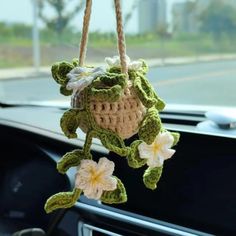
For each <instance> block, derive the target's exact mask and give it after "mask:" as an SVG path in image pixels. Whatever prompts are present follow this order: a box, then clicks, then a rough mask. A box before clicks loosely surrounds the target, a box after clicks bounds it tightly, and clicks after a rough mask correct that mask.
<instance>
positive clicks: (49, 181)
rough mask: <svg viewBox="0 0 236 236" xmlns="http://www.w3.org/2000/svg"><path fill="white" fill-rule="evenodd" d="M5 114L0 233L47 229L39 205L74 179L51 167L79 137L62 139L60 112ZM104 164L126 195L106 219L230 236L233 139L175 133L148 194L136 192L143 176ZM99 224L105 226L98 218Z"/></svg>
mask: <svg viewBox="0 0 236 236" xmlns="http://www.w3.org/2000/svg"><path fill="white" fill-rule="evenodd" d="M7 110H8V111H6V110H3V109H2V110H1V111H0V132H1V136H0V141H1V147H2V148H1V164H0V168H1V170H0V171H1V181H0V184H1V186H0V189H1V193H2V194H1V195H0V200H1V201H0V202H1V205H0V215H1V218H0V226H1V222H3V220H4V222H5V221H6V220H9V219H10V220H16V221H17V222H19V224H21V223H22V221H25V222H26V223H27V224H29V225H37V224H38V225H39V226H41V227H44V228H48V227H49V225H50V223H51V222H52V221H53V217H54V216H55V215H49V216H48V215H46V214H45V213H44V211H43V203H44V201H45V199H46V198H47V197H48V196H50V195H51V194H52V193H56V192H59V191H65V190H67V189H69V188H71V186H73V174H74V173H69V175H68V176H63V175H60V174H58V173H57V171H56V161H57V160H58V159H59V158H60V157H61V156H62V155H63V154H64V153H65V152H67V151H70V150H72V149H74V148H75V145H76V144H77V146H78V145H79V146H80V145H81V144H82V140H83V138H84V135H83V134H82V133H79V138H81V140H74V141H68V140H67V139H66V138H64V136H63V135H62V133H61V131H60V128H59V125H58V124H59V119H60V116H61V114H62V111H61V110H59V109H56V108H55V109H54V108H27V109H23V108H16V109H15V108H10V109H7ZM22 111H24V112H22ZM9 144H10V145H9ZM9 146H10V147H11V148H10V149H9ZM93 150H94V151H95V153H94V154H95V155H97V156H103V155H108V153H107V152H106V150H105V149H103V148H102V147H101V146H100V145H99V142H98V141H96V140H95V144H94V146H93ZM108 157H109V158H111V159H112V160H113V161H115V163H116V169H115V171H116V173H115V174H116V175H118V176H119V177H120V178H121V180H122V181H123V182H124V184H125V186H126V189H127V194H128V202H127V203H126V204H122V205H117V206H112V207H108V209H109V210H110V211H114V212H115V211H116V210H118V211H119V210H125V211H127V212H131V213H137V214H139V215H142V216H145V217H151V218H153V219H156V220H161V221H165V222H169V223H173V224H176V225H179V226H184V227H187V228H190V229H196V230H200V231H203V232H206V233H212V234H217V235H235V234H236V201H235V197H236V187H235V186H236V185H235V183H234V182H235V181H234V180H235V178H236V172H235V167H236V153H235V139H230V138H221V137H214V136H210V135H202V134H193V133H186V132H182V133H181V141H180V144H179V145H178V146H177V152H176V155H175V157H174V158H173V159H171V160H170V161H168V162H166V164H165V167H164V174H163V176H162V178H161V181H160V183H159V185H158V188H157V190H155V191H151V190H147V189H145V188H144V186H143V183H142V174H143V171H144V169H142V168H141V169H139V170H133V169H131V168H129V167H128V166H127V163H126V160H125V159H124V158H121V157H118V156H116V155H114V154H112V153H110V154H109V155H108ZM29 189H30V191H28V190H29ZM82 202H83V201H82ZM91 204H95V205H96V206H97V207H103V206H101V205H100V206H99V205H97V203H94V202H93V203H91ZM35 212H37V214H34V213H35ZM75 212H76V213H75ZM67 214H69V212H67ZM70 214H72V215H73V214H75V215H77V218H78V219H79V218H80V217H82V218H83V219H87V220H90V221H91V218H90V217H88V216H86V215H83V216H79V215H80V211H75V210H73V211H71V213H70ZM81 214H82V213H81ZM32 216H33V217H32ZM73 217H74V216H73ZM77 218H76V219H77ZM92 218H96V217H95V216H93V217H92ZM10 220H9V224H10V222H11V221H10ZM64 221H65V220H64ZM62 222H63V220H62ZM65 222H66V224H69V223H68V221H65ZM71 222H72V221H71ZM103 223H104V224H107V222H102V218H101V219H100V224H103ZM71 224H72V223H71ZM74 224H77V221H76V222H75V223H74ZM61 227H62V226H61ZM74 227H77V226H74ZM62 228H63V227H62ZM71 228H73V227H72V226H71V227H70V230H71ZM0 229H1V227H0ZM64 233H65V232H64ZM58 235H72V234H69V233H68V234H58ZM73 235H76V234H73ZM143 235H144V234H143ZM150 235H151V234H150Z"/></svg>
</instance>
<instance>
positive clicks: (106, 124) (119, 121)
mask: <svg viewBox="0 0 236 236" xmlns="http://www.w3.org/2000/svg"><path fill="white" fill-rule="evenodd" d="M114 4H115V12H116V30H117V42H118V43H117V44H118V52H119V56H120V62H121V72H122V73H124V74H126V79H128V66H127V62H126V46H125V37H124V32H123V26H122V11H121V4H120V0H114ZM91 6H92V0H87V1H86V9H85V12H84V21H83V30H82V37H81V42H80V54H79V66H83V64H84V60H85V57H86V47H87V42H88V29H89V21H90V15H91ZM82 94H83V92H82V93H81V94H80V95H77V96H75V97H74V101H73V102H72V104H73V107H74V108H79V107H81V102H82V100H83V98H82V97H83V96H82ZM87 102H89V104H90V106H89V107H90V109H89V110H90V112H91V114H92V115H93V117H94V120H95V122H96V123H97V125H99V126H100V127H101V128H104V129H109V130H112V131H113V132H115V133H117V134H118V135H119V136H120V137H121V138H123V139H125V138H129V137H131V136H133V135H134V134H135V133H137V131H138V128H139V124H140V123H141V121H142V120H143V118H144V115H145V113H146V109H145V107H144V106H143V104H142V103H141V101H140V99H139V98H138V97H137V95H136V93H135V92H134V89H133V87H132V83H131V81H129V80H128V86H127V87H126V88H125V89H124V94H123V96H122V97H121V98H120V99H119V100H118V101H116V102H113V103H110V102H106V101H99V100H98V99H96V98H93V97H90V99H89V101H87ZM82 103H83V102H82ZM86 126H87V125H86V122H84V123H83V122H81V124H80V128H81V129H82V130H83V131H84V132H87V128H86Z"/></svg>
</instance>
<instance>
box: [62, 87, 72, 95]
mask: <svg viewBox="0 0 236 236" xmlns="http://www.w3.org/2000/svg"><path fill="white" fill-rule="evenodd" d="M60 93H61V94H62V95H64V96H70V95H71V94H72V90H68V89H66V87H65V86H63V85H62V86H61V87H60Z"/></svg>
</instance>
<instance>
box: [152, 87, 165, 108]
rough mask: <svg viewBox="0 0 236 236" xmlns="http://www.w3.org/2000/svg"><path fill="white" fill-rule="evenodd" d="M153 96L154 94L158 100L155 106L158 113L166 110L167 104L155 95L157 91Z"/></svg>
mask: <svg viewBox="0 0 236 236" xmlns="http://www.w3.org/2000/svg"><path fill="white" fill-rule="evenodd" d="M153 94H154V97H155V98H156V104H155V107H156V109H157V110H158V111H162V110H164V108H165V106H166V104H165V102H164V101H163V100H162V99H161V98H159V97H158V95H157V94H156V93H155V91H153Z"/></svg>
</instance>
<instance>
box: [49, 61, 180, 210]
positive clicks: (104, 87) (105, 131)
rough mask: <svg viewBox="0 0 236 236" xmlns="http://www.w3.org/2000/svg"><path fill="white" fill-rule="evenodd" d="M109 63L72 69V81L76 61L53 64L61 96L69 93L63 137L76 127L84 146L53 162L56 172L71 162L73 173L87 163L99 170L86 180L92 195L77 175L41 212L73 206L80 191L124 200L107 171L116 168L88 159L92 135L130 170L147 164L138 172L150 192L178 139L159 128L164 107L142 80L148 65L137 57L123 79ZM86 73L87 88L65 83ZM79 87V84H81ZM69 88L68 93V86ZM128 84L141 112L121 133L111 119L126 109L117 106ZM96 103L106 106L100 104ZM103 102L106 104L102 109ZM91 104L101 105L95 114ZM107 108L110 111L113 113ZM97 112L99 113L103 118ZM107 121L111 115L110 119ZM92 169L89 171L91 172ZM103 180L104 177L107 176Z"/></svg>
mask: <svg viewBox="0 0 236 236" xmlns="http://www.w3.org/2000/svg"><path fill="white" fill-rule="evenodd" d="M110 65H111V66H110V67H108V68H107V69H106V70H104V71H103V72H101V73H98V74H96V75H95V76H93V74H94V72H91V71H94V68H91V67H90V68H89V67H87V68H86V69H88V70H90V72H86V71H85V70H83V71H82V72H81V71H79V72H78V71H77V72H78V73H77V72H76V73H77V74H76V73H75V74H76V76H77V80H73V78H72V79H71V77H70V73H72V74H73V72H75V70H78V68H79V65H78V60H73V61H72V63H69V62H59V63H55V64H54V65H53V66H52V70H51V71H52V77H53V79H54V80H55V81H56V82H57V83H58V84H59V85H60V86H61V87H60V92H61V93H62V94H63V95H65V96H70V95H72V108H71V109H69V110H68V111H66V112H65V113H64V114H63V116H62V118H61V128H62V131H63V132H64V134H65V135H66V136H67V137H68V138H76V137H77V134H76V130H77V129H78V128H81V129H82V130H83V131H84V132H85V133H86V140H85V143H84V146H83V148H82V149H76V150H74V151H71V152H68V153H66V154H65V155H64V156H63V157H62V158H61V159H60V161H59V162H58V164H57V169H58V171H59V172H60V173H62V174H65V173H66V171H67V170H68V169H69V168H71V167H74V166H75V167H78V175H79V173H83V171H87V172H86V173H87V174H88V173H90V172H89V170H86V168H88V166H89V165H91V166H92V167H91V166H90V167H91V168H94V169H93V171H95V170H97V169H96V168H98V170H100V172H99V171H98V172H97V173H98V174H97V175H96V176H92V177H91V178H93V179H90V181H92V182H90V188H95V189H96V188H97V189H96V193H95V195H94V194H92V192H93V191H95V190H94V189H89V190H88V189H86V187H85V186H84V185H83V184H81V183H82V182H83V183H84V182H85V180H84V179H83V180H81V179H82V178H83V176H82V174H81V175H80V176H79V177H78V176H76V178H77V177H78V184H77V186H75V188H74V190H73V191H72V192H62V193H57V194H55V195H53V196H52V197H50V198H49V199H48V200H47V202H46V204H45V210H46V212H48V213H49V212H52V211H53V210H56V209H58V208H68V207H71V206H73V205H74V204H75V202H76V201H77V200H78V199H79V197H80V195H81V193H82V192H84V194H85V195H86V196H88V197H89V198H94V199H99V200H101V201H102V202H104V203H107V204H115V203H116V204H117V203H123V202H126V201H127V195H126V191H125V187H124V185H123V183H122V182H121V180H120V179H119V178H118V177H116V176H113V175H112V172H113V170H114V168H115V167H114V165H113V164H112V163H110V162H112V161H109V160H107V159H106V158H104V159H103V160H102V161H101V163H102V162H103V164H100V163H98V164H97V163H95V162H94V161H93V160H92V159H93V157H92V154H91V152H90V147H91V144H92V139H93V138H98V139H100V140H101V143H102V144H103V145H104V147H105V148H107V149H108V150H109V151H112V152H115V153H116V154H118V155H120V156H121V157H124V158H126V159H127V164H128V165H129V166H130V167H131V168H140V167H142V166H144V165H146V166H147V169H146V171H145V172H144V174H143V183H144V185H145V186H146V187H147V188H149V189H152V190H154V189H155V188H156V187H157V183H158V181H159V179H160V177H161V173H162V170H163V161H164V160H165V159H168V158H170V157H171V156H172V155H173V154H174V150H173V149H171V147H173V146H175V145H176V144H177V143H178V140H179V134H178V133H174V132H169V131H167V130H165V129H164V127H163V126H162V123H161V120H160V117H159V112H160V111H162V110H163V109H164V107H165V104H164V102H163V101H162V100H161V99H160V98H159V96H158V95H157V94H156V93H155V91H154V89H153V87H152V86H151V84H150V83H149V82H148V80H147V78H146V73H147V71H148V66H147V64H146V63H145V62H144V61H142V60H140V61H138V63H136V65H135V66H133V67H132V66H130V67H129V70H128V78H129V79H128V80H127V79H126V75H125V74H123V73H121V69H120V67H119V66H116V63H113V65H114V66H112V63H110ZM137 65H139V66H137ZM97 71H98V70H97ZM91 76H92V79H91V80H90V83H86V86H85V87H83V88H82V89H81V90H80V91H79V92H78V86H77V90H76V89H74V90H73V88H72V87H73V86H68V84H69V83H70V82H71V81H72V82H74V83H75V82H76V83H77V84H78V81H80V80H81V81H82V80H83V79H84V78H85V80H84V81H88V80H89V79H88V77H91ZM72 77H73V76H72ZM86 78H87V79H86ZM79 86H81V83H80V85H79ZM68 88H69V89H68ZM71 88H72V90H73V91H72V90H70V89H71ZM127 88H128V90H129V91H131V93H132V95H133V96H135V99H136V101H137V104H136V107H138V111H140V110H142V112H141V116H140V118H139V119H137V117H136V118H135V120H133V119H132V117H129V118H130V119H131V122H134V123H135V122H136V123H137V127H135V126H132V127H131V131H132V132H131V133H127V132H126V133H125V132H124V131H123V130H122V129H121V130H119V121H118V120H117V119H116V117H115V116H116V114H117V112H121V113H122V112H124V114H123V115H124V116H123V117H125V118H127V117H126V116H125V114H126V112H128V109H130V107H129V108H127V107H126V110H124V111H123V110H122V108H121V107H119V103H120V102H121V101H122V99H123V97H124V94H125V93H126V91H127ZM126 102H127V104H128V103H129V101H126ZM139 103H140V104H139ZM98 104H100V105H101V104H105V105H101V106H100V105H98ZM107 104H108V105H109V108H107V107H106V105H107ZM114 104H116V106H117V107H118V108H116V109H115V112H114ZM96 105H97V106H100V107H99V109H100V111H99V112H100V113H99V115H98V113H97V107H96ZM123 105H125V104H123ZM128 105H130V104H128ZM128 105H127V106H128ZM131 105H132V104H131ZM123 109H124V108H123ZM111 111H113V115H112V114H111ZM102 114H104V117H105V118H104V117H103V116H102ZM107 114H108V116H109V122H108V124H106V125H105V126H104V122H101V119H103V118H104V119H106V115H107ZM112 119H115V121H113V120H112ZM106 127H107V128H106ZM121 128H122V127H121ZM135 133H138V137H139V139H138V140H135V141H134V142H133V143H132V144H131V145H130V146H126V145H125V142H124V139H125V138H129V137H130V136H132V135H133V134H135ZM101 159H102V158H101ZM101 159H100V160H101ZM105 159H106V160H105ZM100 160H99V162H100ZM86 161H87V162H86ZM85 163H86V164H85ZM96 164H97V166H96ZM104 166H111V168H110V172H109V173H110V174H109V178H110V179H109V181H110V183H107V184H106V185H105V187H103V189H102V190H101V189H99V188H98V187H97V185H96V183H98V182H99V180H98V179H99V178H102V177H101V173H105V171H107V170H105V169H104V168H103V167H104ZM91 168H90V170H92V169H91ZM99 168H100V169H99ZM102 168H103V169H102ZM102 171H103V172H102ZM93 173H95V172H93ZM99 173H100V174H99ZM90 174H91V173H90ZM95 179H96V180H95ZM103 179H106V180H107V181H108V175H106V176H105V177H104V178H103ZM96 181H98V182H96ZM95 182H96V183H95ZM78 186H82V188H84V189H79V188H78ZM108 186H110V188H109V187H108ZM111 186H112V187H111ZM94 196H96V197H94Z"/></svg>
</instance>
